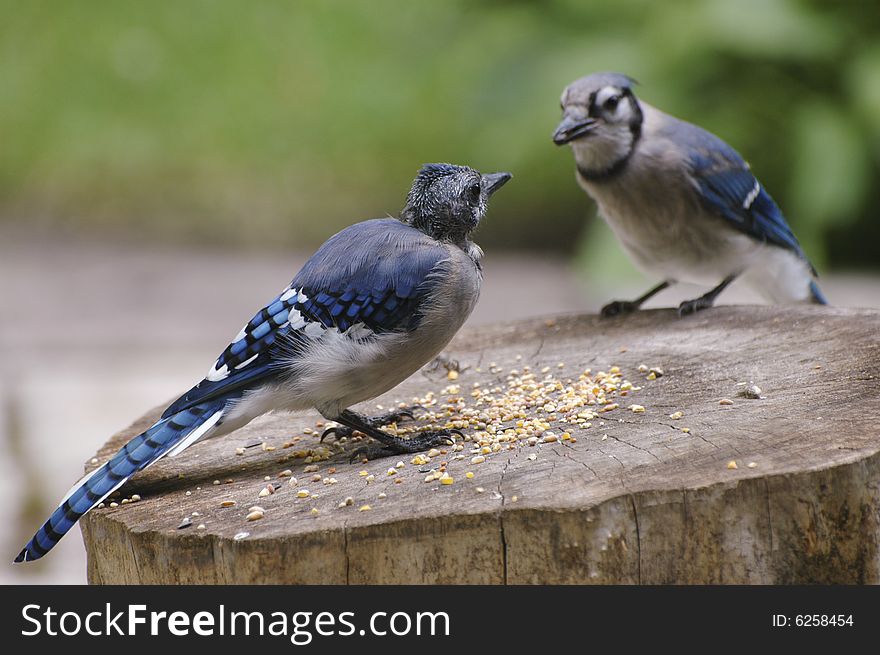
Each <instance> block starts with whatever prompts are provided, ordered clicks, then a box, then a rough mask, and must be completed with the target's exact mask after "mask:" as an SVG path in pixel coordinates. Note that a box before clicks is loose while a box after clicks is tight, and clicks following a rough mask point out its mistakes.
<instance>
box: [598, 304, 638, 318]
mask: <svg viewBox="0 0 880 655" xmlns="http://www.w3.org/2000/svg"><path fill="white" fill-rule="evenodd" d="M638 308H639V306H638V304H636V303H634V302H632V301H629V300H612V301H611V302H610V303H608V304H607V305H605V306H604V307H603V308H602V311H601V314H602V317H603V318H611V317H612V316H620V315H622V314H632V313H633V312H634V311H636V310H637V309H638Z"/></svg>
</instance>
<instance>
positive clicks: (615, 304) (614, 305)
mask: <svg viewBox="0 0 880 655" xmlns="http://www.w3.org/2000/svg"><path fill="white" fill-rule="evenodd" d="M670 284H671V282H669V280H664V281H663V282H661V283H660V284H658V285H657V286H656V287H653V288H651V289H648V290H647V291H646V292H645V293H643V294H642V295H641V296H639V297H638V298H636V299H635V300H612V301H611V302H610V303H608V304H607V305H605V306H604V307H603V308H602V316H604V317H605V318H610V317H611V316H617V315H619V314H630V313H632V312H634V311H636V310H637V309H638V308H639V307H641V306H642V305H643V304H645V301H646V300H648V298H650V297H651V296H654V295H656V294H658V293H660V292H661V291H663V289H665V288H666V287H668V286H669V285H670Z"/></svg>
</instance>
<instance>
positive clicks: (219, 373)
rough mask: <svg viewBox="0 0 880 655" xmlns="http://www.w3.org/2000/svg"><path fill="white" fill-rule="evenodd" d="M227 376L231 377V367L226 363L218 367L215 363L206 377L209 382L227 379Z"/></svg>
mask: <svg viewBox="0 0 880 655" xmlns="http://www.w3.org/2000/svg"><path fill="white" fill-rule="evenodd" d="M227 377H229V367H228V366H227V365H226V364H224V365H223V366H221V367H220V368H217V365H216V364H215V365H214V366H213V367H212V368H211V370H210V371H208V374H207V375H206V376H205V379H206V380H208V381H209V382H220V380H225V379H226V378H227Z"/></svg>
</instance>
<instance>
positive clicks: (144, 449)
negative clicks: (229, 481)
mask: <svg viewBox="0 0 880 655" xmlns="http://www.w3.org/2000/svg"><path fill="white" fill-rule="evenodd" d="M226 403H227V399H217V400H214V401H212V402H207V403H202V404H200V405H196V406H194V407H191V408H189V409H185V410H182V411H180V412H177V413H176V414H173V415H171V416H169V417H166V418H163V419H162V420H160V421H158V422H157V423H156V424H155V425H153V426H152V427H151V428H150V429H148V430H147V431H146V432H142V433H141V434H139V435H138V436H136V437H134V438H133V439H132V440H131V441H129V442H128V443H127V444H125V445H124V446H123V447H122V448H120V449H119V451H118V452H117V453H116V454H115V455H113V457H112V458H111V459H110V461H108V462H107V463H106V464H104V465H103V466H100V467H98V468H97V469H95V470H94V471H93V472H92V473H90V474H89V475H87V476H86V477H84V478H83V479H82V480H80V481H79V482H77V483H76V485H75V486H74V487H73V489H71V490H70V492H69V493H68V494H67V496H66V497H65V498H64V500H62V501H61V504H60V505H59V506H58V509H56V510H55V511H54V512H52V516H50V517H49V520H47V521H46V522H45V523H44V524H43V526H42V527H41V528H40V529H39V530H37V533H36V534H35V535H34V536H33V538H31V540H30V541H29V542H28V544H27V546H25V547H24V548H23V549H22V551H21V552H20V553H19V554H18V557H16V558H15V561H16V562H29V561H31V560H35V559H40V558H41V557H42V556H43V555H45V554H46V553H48V552H49V551H50V550H52V548H54V547H55V544H57V543H58V542H59V541H60V540H61V537H63V536H64V535H65V534H67V532H68V531H69V530H70V529H71V528H72V527H73V526H74V525H75V524H76V522H77V521H79V519H80V518H82V516H83V515H84V514H85V513H86V512H88V511H89V510H90V509H92V508H93V507H95V505H97V504H98V503H100V502H101V501H103V500H104V499H105V498H106V497H107V496H109V495H110V494H111V493H113V492H114V491H115V490H116V489H118V488H119V487H120V486H122V484H123V483H125V481H126V480H128V479H129V478H130V477H131V476H132V475H134V474H135V473H137V472H138V471H141V470H143V469H145V468H147V467H148V466H149V465H150V464H152V463H153V462H155V461H157V460H158V459H160V458H161V457H163V456H164V455H167V454H168V453H172V454H177V453H178V452H180V451H182V450H183V449H184V448H186V447H187V446H189V445H190V444H191V443H195V441H197V440H198V439H199V438H201V437H202V436H204V435H205V434H206V433H207V432H208V430H210V429H212V428H213V427H215V426H216V425H218V424H219V423H220V422H221V421H222V418H223V412H224V408H225V407H226Z"/></svg>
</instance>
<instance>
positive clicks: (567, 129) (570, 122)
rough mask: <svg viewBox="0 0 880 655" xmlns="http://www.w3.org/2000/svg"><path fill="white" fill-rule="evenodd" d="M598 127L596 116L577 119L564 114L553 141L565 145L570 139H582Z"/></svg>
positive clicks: (558, 144)
mask: <svg viewBox="0 0 880 655" xmlns="http://www.w3.org/2000/svg"><path fill="white" fill-rule="evenodd" d="M595 127H596V119H595V118H580V119H575V118H571V117H570V116H563V117H562V122H561V123H559V127H557V128H556V131H555V132H554V133H553V143H555V144H556V145H557V146H564V145H565V144H566V143H568V142H569V141H574V140H575V139H580V138H581V137H583V136H586V135H587V134H589V133H590V132H592V131H593V130H594V129H595Z"/></svg>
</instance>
